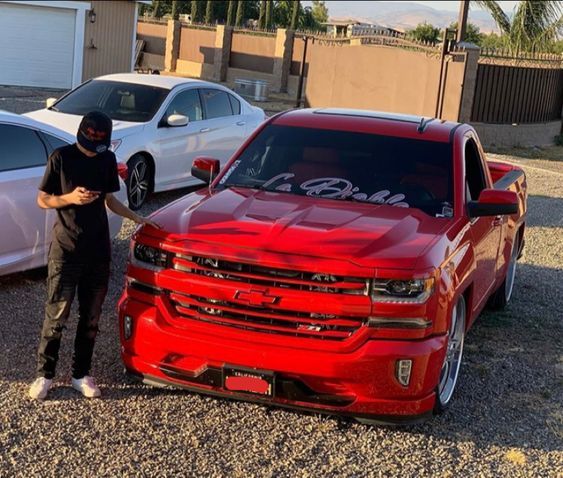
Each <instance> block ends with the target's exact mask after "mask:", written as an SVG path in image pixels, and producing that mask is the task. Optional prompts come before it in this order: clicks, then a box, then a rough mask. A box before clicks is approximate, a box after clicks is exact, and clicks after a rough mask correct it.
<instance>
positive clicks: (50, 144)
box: [39, 132, 69, 154]
mask: <svg viewBox="0 0 563 478" xmlns="http://www.w3.org/2000/svg"><path fill="white" fill-rule="evenodd" d="M39 136H41V138H42V139H43V142H44V143H45V145H46V146H47V150H48V153H49V154H51V153H52V152H53V151H54V150H55V149H57V148H62V147H63V146H68V144H69V143H67V142H66V141H63V140H62V139H60V138H57V137H56V136H53V135H52V134H47V133H43V132H40V133H39Z"/></svg>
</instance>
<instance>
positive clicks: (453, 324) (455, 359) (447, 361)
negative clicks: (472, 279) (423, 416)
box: [436, 296, 465, 412]
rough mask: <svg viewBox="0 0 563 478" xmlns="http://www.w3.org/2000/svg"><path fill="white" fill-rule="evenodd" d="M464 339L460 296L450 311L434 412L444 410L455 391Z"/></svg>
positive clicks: (463, 306) (463, 309)
mask: <svg viewBox="0 0 563 478" xmlns="http://www.w3.org/2000/svg"><path fill="white" fill-rule="evenodd" d="M464 338H465V299H464V298H463V296H461V297H460V298H459V299H458V301H457V303H456V305H455V307H454V308H453V310H452V317H451V321H450V330H449V333H448V344H447V349H446V357H445V358H444V364H443V365H442V370H441V372H440V382H439V383H438V391H437V397H436V411H437V412H442V411H443V410H445V409H446V407H447V406H448V404H449V403H450V400H451V398H452V395H453V393H454V390H455V386H456V383H457V379H458V376H459V369H460V367H461V358H462V356H463V341H464Z"/></svg>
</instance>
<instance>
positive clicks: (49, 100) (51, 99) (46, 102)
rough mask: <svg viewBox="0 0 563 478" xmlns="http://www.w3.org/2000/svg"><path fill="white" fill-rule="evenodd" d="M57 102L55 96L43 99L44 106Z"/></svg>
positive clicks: (47, 106) (48, 106)
mask: <svg viewBox="0 0 563 478" xmlns="http://www.w3.org/2000/svg"><path fill="white" fill-rule="evenodd" d="M56 102H57V98H47V99H46V100H45V108H50V107H51V106H53V105H54V104H55V103H56Z"/></svg>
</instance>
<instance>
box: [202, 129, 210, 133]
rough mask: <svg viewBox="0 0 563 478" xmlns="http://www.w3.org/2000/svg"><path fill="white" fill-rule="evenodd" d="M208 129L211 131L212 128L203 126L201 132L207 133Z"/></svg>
mask: <svg viewBox="0 0 563 478" xmlns="http://www.w3.org/2000/svg"><path fill="white" fill-rule="evenodd" d="M208 131H211V128H201V129H200V130H199V132H200V133H207V132H208Z"/></svg>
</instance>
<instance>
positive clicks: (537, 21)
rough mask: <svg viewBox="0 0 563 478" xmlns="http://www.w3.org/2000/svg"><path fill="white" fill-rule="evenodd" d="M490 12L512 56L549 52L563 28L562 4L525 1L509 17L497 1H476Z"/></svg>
mask: <svg viewBox="0 0 563 478" xmlns="http://www.w3.org/2000/svg"><path fill="white" fill-rule="evenodd" d="M474 1H475V3H476V4H477V5H479V6H480V7H482V8H484V9H485V10H487V11H488V12H489V13H490V14H491V16H492V17H493V19H494V21H495V23H496V24H497V25H498V27H499V28H500V30H501V32H502V33H503V34H504V37H505V41H506V47H507V48H508V50H509V51H510V52H511V53H513V54H514V53H517V52H519V51H542V50H547V49H548V48H549V46H550V45H552V44H553V42H555V41H556V40H557V36H558V33H559V30H560V29H561V27H563V2H562V1H560V0H553V1H537V0H523V1H521V2H520V3H519V4H518V6H517V8H516V11H515V12H514V15H512V17H509V16H508V15H507V14H506V13H504V12H503V10H502V8H501V7H500V5H499V3H498V2H496V1H494V0H474Z"/></svg>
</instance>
